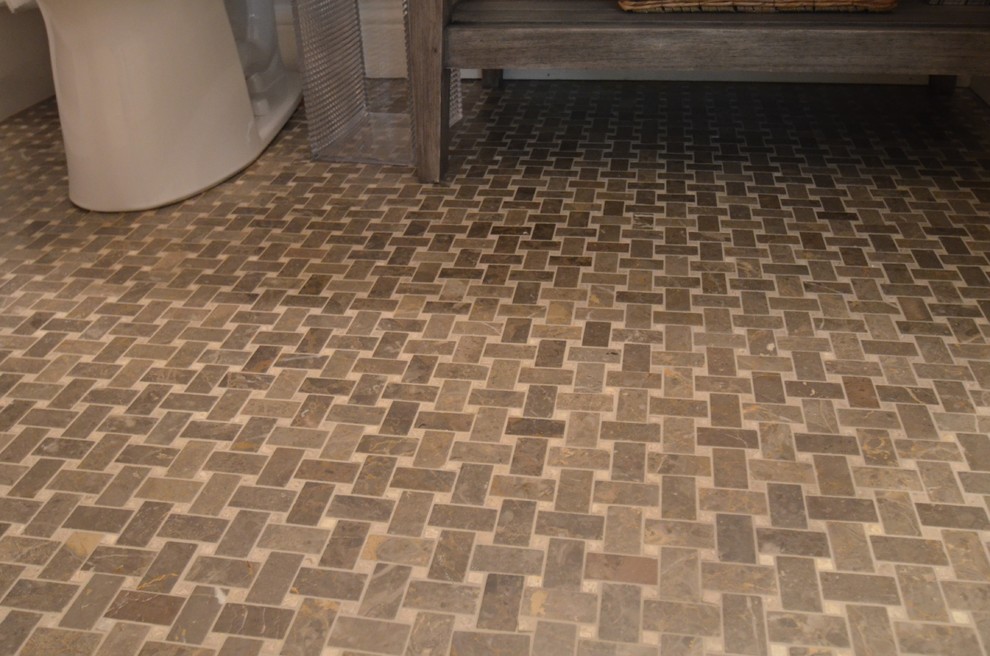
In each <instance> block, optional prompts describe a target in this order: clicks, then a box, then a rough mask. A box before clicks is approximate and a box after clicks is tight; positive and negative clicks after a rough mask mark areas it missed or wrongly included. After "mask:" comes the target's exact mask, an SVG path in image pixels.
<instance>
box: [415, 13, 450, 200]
mask: <svg viewBox="0 0 990 656" xmlns="http://www.w3.org/2000/svg"><path fill="white" fill-rule="evenodd" d="M447 13H448V6H447V2H445V0H411V2H410V3H409V12H408V17H409V18H408V20H409V23H408V25H407V26H406V29H407V32H406V33H407V34H408V37H407V41H408V43H409V53H408V54H409V92H410V95H411V96H412V110H413V137H414V141H415V146H414V153H413V158H414V161H415V163H416V174H417V175H418V176H419V179H420V180H421V181H423V182H439V181H440V180H441V179H442V178H443V175H444V173H446V169H447V146H448V142H449V139H450V126H449V124H450V74H449V72H448V71H447V69H445V68H444V65H443V58H444V51H443V31H444V26H445V25H446V23H447Z"/></svg>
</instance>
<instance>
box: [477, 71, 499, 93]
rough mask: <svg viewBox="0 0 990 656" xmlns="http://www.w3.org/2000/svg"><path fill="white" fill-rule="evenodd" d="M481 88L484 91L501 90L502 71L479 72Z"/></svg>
mask: <svg viewBox="0 0 990 656" xmlns="http://www.w3.org/2000/svg"><path fill="white" fill-rule="evenodd" d="M481 86H483V87H484V88H486V89H501V88H502V69H501V68H486V69H484V70H482V71H481Z"/></svg>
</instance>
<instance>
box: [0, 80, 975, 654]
mask: <svg viewBox="0 0 990 656" xmlns="http://www.w3.org/2000/svg"><path fill="white" fill-rule="evenodd" d="M468 105H469V111H468V112H467V114H468V116H469V118H468V120H467V122H466V123H465V124H464V125H463V126H462V127H461V128H460V130H459V131H458V133H457V139H456V142H455V144H454V155H455V159H456V160H457V162H456V166H455V168H456V175H455V177H454V179H453V181H452V182H451V183H450V184H447V185H442V186H424V185H421V184H418V183H417V182H416V181H415V180H414V178H413V177H412V176H411V175H410V172H409V170H408V169H403V168H397V167H391V168H390V167H381V166H365V165H356V164H355V165H345V164H326V163H318V162H312V161H310V159H309V154H308V151H307V147H306V138H305V124H304V120H303V116H302V113H301V112H300V114H299V115H298V116H297V117H296V118H295V119H294V120H293V122H292V123H291V124H290V126H289V127H288V128H287V130H286V131H285V132H284V133H283V134H282V135H281V137H280V138H279V140H278V141H277V142H276V144H275V145H274V146H273V148H272V149H271V150H270V151H269V152H267V153H266V154H265V155H264V156H263V157H262V158H261V159H260V160H259V161H258V162H257V163H255V164H254V165H252V166H251V167H250V168H248V169H247V170H246V171H244V172H243V173H242V174H240V175H238V176H237V177H235V178H234V179H232V180H230V181H229V182H227V183H225V184H223V185H221V186H220V187H218V188H216V189H213V190H211V191H209V192H207V193H205V194H203V195H201V196H199V197H196V198H194V199H191V200H189V201H187V202H184V203H181V204H178V205H174V206H172V207H168V208H165V209H161V210H158V211H153V212H144V213H140V214H127V215H99V214H88V213H84V212H80V211H78V210H76V209H74V208H73V207H72V206H71V205H70V204H69V203H68V202H67V201H66V174H65V169H64V164H63V153H62V151H61V146H60V141H59V134H58V125H57V118H56V114H55V110H54V106H53V105H52V104H46V105H42V106H40V107H38V108H35V109H33V110H31V111H28V112H26V113H23V114H21V115H19V116H17V117H14V118H12V119H10V120H8V121H6V122H4V123H3V124H0V158H2V159H0V163H2V169H0V170H2V173H0V197H2V199H3V202H2V204H0V230H2V244H0V249H2V253H3V256H2V261H0V306H2V313H0V390H2V406H0V485H2V486H3V487H2V491H3V496H2V499H0V607H2V610H0V654H14V653H21V654H25V655H32V656H33V655H36V654H52V653H58V654H73V655H76V654H78V655H82V656H93V655H98V656H121V655H130V654H142V655H145V656H147V655H158V654H168V655H170V656H180V655H181V656H193V655H195V656H207V655H222V656H233V655H238V656H241V655H248V656H252V655H256V654H284V655H286V656H289V655H292V656H295V655H305V654H320V653H326V654H395V655H400V654H443V653H455V654H469V655H476V654H480V655H483V654H528V653H534V654H539V655H540V656H553V655H557V654H568V655H575V654H580V655H582V656H599V655H635V656H639V655H640V654H643V655H645V654H653V655H657V654H662V655H663V656H678V655H684V656H701V655H715V654H747V655H763V654H773V655H781V656H783V655H785V654H786V655H788V656H811V655H815V656H824V655H826V654H833V655H840V654H856V655H857V656H862V655H887V654H957V655H965V656H969V655H972V654H977V653H981V652H982V651H983V650H985V649H986V647H988V646H990V559H988V553H987V548H986V547H987V545H986V541H987V537H988V535H990V533H988V532H987V529H988V528H990V520H988V515H987V499H988V498H990V496H988V495H990V438H988V437H987V434H988V432H990V411H988V407H990V342H988V340H990V321H988V317H990V261H988V254H990V109H988V108H987V107H986V106H984V105H982V104H981V102H980V101H979V99H978V98H976V96H974V95H973V94H971V93H970V92H968V91H965V90H960V91H959V92H957V93H956V94H955V95H954V96H953V97H951V98H948V99H944V98H941V99H940V98H932V97H929V96H928V95H927V93H926V90H925V89H923V88H921V89H919V88H879V87H818V86H776V85H721V84H636V85H626V84H608V83H564V82H553V83H547V82H540V83H519V82H512V83H509V84H508V85H507V86H506V88H505V90H504V91H503V92H501V93H500V94H494V95H486V94H485V93H483V92H481V91H480V90H479V89H478V88H476V87H474V86H472V87H471V88H470V89H469V93H468Z"/></svg>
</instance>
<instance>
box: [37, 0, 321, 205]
mask: <svg viewBox="0 0 990 656" xmlns="http://www.w3.org/2000/svg"><path fill="white" fill-rule="evenodd" d="M39 5H40V7H41V10H42V15H43V16H44V18H45V24H46V26H47V29H48V36H49V46H50V48H51V52H52V68H53V71H54V77H55V91H56V96H57V98H58V106H59V116H60V120H61V124H62V131H63V139H64V141H65V150H66V159H67V161H68V169H69V198H70V200H72V202H73V203H75V204H76V205H79V206H80V207H83V208H85V209H90V210H96V211H102V212H121V211H132V210H143V209H149V208H154V207H160V206H162V205H167V204H170V203H174V202H176V201H179V200H182V199H185V198H188V197H190V196H193V195H195V194H197V193H199V192H201V191H203V190H205V189H208V188H210V187H212V186H214V185H215V184H217V183H218V182H221V181H223V180H225V179H226V178H228V177H230V176H231V175H233V174H235V173H237V172H238V171H240V170H241V169H243V168H244V167H245V166H247V165H249V164H250V163H251V162H253V161H254V160H255V159H256V158H257V157H258V155H260V154H261V153H262V152H263V151H264V149H265V147H266V146H267V145H268V143H269V142H270V141H271V140H272V139H273V138H274V137H275V135H276V134H277V133H278V131H279V130H280V129H281V128H282V126H283V125H284V124H285V122H286V121H287V120H288V119H289V117H290V116H291V114H292V112H293V110H294V109H295V107H296V106H297V105H298V102H299V99H300V98H301V94H302V84H301V82H300V80H299V76H298V75H294V74H293V75H290V76H289V77H288V78H287V79H286V84H285V85H284V86H283V88H282V93H281V94H280V95H278V96H277V97H273V98H272V99H271V101H270V102H269V105H270V107H269V110H270V111H269V112H268V113H267V114H266V115H264V116H262V117H260V118H256V117H255V115H254V114H255V113H254V111H253V110H252V103H251V100H250V98H249V96H248V90H247V85H246V83H245V80H244V73H243V69H242V67H241V62H240V58H239V56H238V53H237V47H236V45H235V43H234V37H233V35H232V33H231V29H230V23H229V21H228V18H227V13H226V10H225V9H224V4H223V0H39ZM280 86H282V85H280Z"/></svg>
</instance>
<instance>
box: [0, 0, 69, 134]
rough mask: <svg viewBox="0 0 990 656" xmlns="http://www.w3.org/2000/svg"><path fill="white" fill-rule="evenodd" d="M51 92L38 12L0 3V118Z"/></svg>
mask: <svg viewBox="0 0 990 656" xmlns="http://www.w3.org/2000/svg"><path fill="white" fill-rule="evenodd" d="M54 93H55V89H54V87H53V86H52V68H51V64H50V62H49V59H48V37H47V36H46V35H45V25H44V22H43V21H42V20H41V12H39V11H38V10H37V9H26V10H23V11H19V12H17V13H11V12H10V10H9V9H8V8H7V6H6V5H3V6H0V120H3V119H5V118H7V117H8V116H12V115H14V114H16V113H17V112H19V111H21V110H23V109H26V108H28V107H30V106H31V105H33V104H35V103H37V102H39V101H41V100H44V99H45V98H48V97H50V96H51V95H52V94H54Z"/></svg>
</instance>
